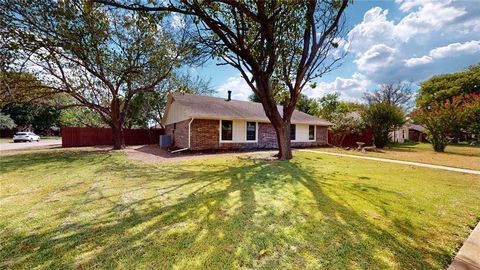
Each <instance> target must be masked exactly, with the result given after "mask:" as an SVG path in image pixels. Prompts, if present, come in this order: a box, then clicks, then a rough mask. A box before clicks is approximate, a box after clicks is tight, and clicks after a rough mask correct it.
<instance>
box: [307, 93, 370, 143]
mask: <svg viewBox="0 0 480 270" xmlns="http://www.w3.org/2000/svg"><path fill="white" fill-rule="evenodd" d="M339 98H340V94H339V93H332V94H326V95H325V96H323V97H321V98H319V99H317V100H316V104H317V105H316V115H318V116H319V117H320V118H323V119H326V120H328V121H330V122H332V123H334V124H335V125H334V126H332V127H331V129H332V132H333V144H334V145H338V146H341V145H342V142H343V140H344V139H345V137H346V136H347V135H349V134H360V133H362V132H363V131H364V130H365V128H366V124H365V122H364V121H363V119H362V117H361V115H360V113H359V112H361V111H362V110H363V109H364V106H363V105H361V104H357V103H352V102H345V101H340V100H339Z"/></svg>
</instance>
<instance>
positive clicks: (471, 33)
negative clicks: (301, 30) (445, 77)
mask: <svg viewBox="0 0 480 270" xmlns="http://www.w3.org/2000/svg"><path fill="white" fill-rule="evenodd" d="M474 2H475V1H450V0H396V3H397V4H398V5H399V7H398V8H399V9H400V10H401V11H402V12H403V13H400V15H401V17H400V18H398V17H397V19H395V20H389V19H388V16H389V14H390V13H389V10H386V9H385V10H384V9H382V8H380V7H373V8H371V9H370V10H368V11H367V12H365V14H364V16H363V21H362V22H361V23H359V24H357V25H355V26H354V27H353V28H352V30H351V31H350V32H349V33H348V41H347V44H346V45H345V47H346V46H349V51H350V52H352V55H353V57H354V61H353V62H354V63H355V64H356V65H357V69H358V70H359V71H361V72H362V74H364V75H365V76H366V77H367V78H368V79H369V80H370V81H372V82H373V83H391V82H395V81H404V80H408V81H414V82H415V81H419V80H423V79H426V78H428V77H430V76H432V75H434V74H438V73H448V72H454V71H458V70H461V69H464V68H466V67H467V66H468V65H471V64H475V63H477V62H478V59H479V57H480V50H479V49H478V47H479V43H478V40H480V31H479V30H480V19H479V17H478V14H479V13H480V5H478V3H477V4H475V3H474ZM396 16H398V15H396ZM444 44H450V45H447V46H444ZM467 56H469V57H467ZM439 61H440V62H439Z"/></svg>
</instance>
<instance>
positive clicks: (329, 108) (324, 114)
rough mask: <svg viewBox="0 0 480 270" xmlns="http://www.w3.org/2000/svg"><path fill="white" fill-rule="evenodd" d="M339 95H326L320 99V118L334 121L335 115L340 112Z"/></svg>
mask: <svg viewBox="0 0 480 270" xmlns="http://www.w3.org/2000/svg"><path fill="white" fill-rule="evenodd" d="M339 98H340V94H339V93H332V94H326V95H324V96H323V97H321V98H319V99H318V103H319V108H318V116H320V117H321V118H323V119H326V120H329V121H333V114H335V113H339V112H340V104H341V101H340V100H339Z"/></svg>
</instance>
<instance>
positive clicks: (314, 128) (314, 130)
mask: <svg viewBox="0 0 480 270" xmlns="http://www.w3.org/2000/svg"><path fill="white" fill-rule="evenodd" d="M291 125H295V140H290V142H295V143H304V142H316V141H317V125H312V124H303V125H306V126H307V130H308V131H307V138H310V136H309V135H310V126H313V140H310V139H307V140H301V141H300V140H296V138H297V137H298V134H297V130H298V125H302V124H293V123H292V124H291Z"/></svg>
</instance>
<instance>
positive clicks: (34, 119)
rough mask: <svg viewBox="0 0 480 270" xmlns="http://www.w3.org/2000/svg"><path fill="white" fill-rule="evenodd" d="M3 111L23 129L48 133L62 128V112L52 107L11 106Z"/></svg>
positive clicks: (32, 105)
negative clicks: (47, 131) (49, 130)
mask: <svg viewBox="0 0 480 270" xmlns="http://www.w3.org/2000/svg"><path fill="white" fill-rule="evenodd" d="M1 111H2V112H3V113H5V114H8V115H10V117H11V118H12V119H13V120H14V122H15V123H16V124H17V126H19V127H22V128H33V129H34V130H36V131H46V130H48V129H51V128H58V127H59V126H60V111H59V110H57V109H56V108H54V107H51V106H47V105H43V104H37V103H24V104H20V105H17V104H10V105H8V106H6V107H4V108H3V109H2V110H1Z"/></svg>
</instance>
